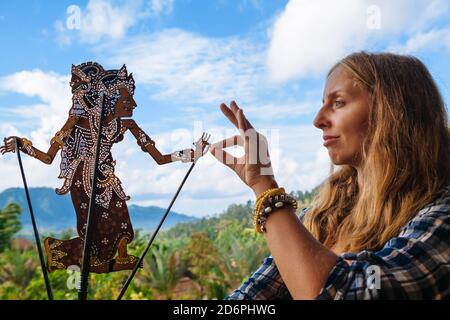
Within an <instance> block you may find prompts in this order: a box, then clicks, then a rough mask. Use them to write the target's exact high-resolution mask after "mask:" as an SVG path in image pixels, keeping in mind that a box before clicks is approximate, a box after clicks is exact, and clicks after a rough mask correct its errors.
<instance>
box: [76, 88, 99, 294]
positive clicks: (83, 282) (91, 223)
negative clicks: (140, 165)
mask: <svg viewBox="0 0 450 320" xmlns="http://www.w3.org/2000/svg"><path fill="white" fill-rule="evenodd" d="M105 102H106V99H105V98H104V96H103V101H102V110H101V112H100V121H99V123H98V135H97V147H96V151H95V163H94V164H95V167H94V177H93V178H92V188H91V198H90V199H89V211H88V215H87V227H86V234H85V237H84V248H83V263H82V267H81V275H80V287H79V289H78V300H86V299H87V292H88V285H89V269H90V265H91V264H90V262H91V249H92V233H93V231H94V228H95V219H93V216H94V215H95V212H94V210H95V208H94V207H95V195H96V194H97V183H96V182H97V177H98V174H99V169H98V162H99V158H100V147H101V140H102V139H101V136H102V129H103V119H104V117H105V109H106V108H105Z"/></svg>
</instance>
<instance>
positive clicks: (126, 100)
mask: <svg viewBox="0 0 450 320" xmlns="http://www.w3.org/2000/svg"><path fill="white" fill-rule="evenodd" d="M119 92H120V98H119V100H118V101H117V104H116V111H115V116H116V117H132V116H133V109H134V108H136V101H134V99H133V97H132V96H131V95H130V93H129V92H128V90H127V89H125V88H120V90H119Z"/></svg>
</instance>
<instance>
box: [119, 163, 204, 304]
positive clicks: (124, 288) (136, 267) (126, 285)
mask: <svg viewBox="0 0 450 320" xmlns="http://www.w3.org/2000/svg"><path fill="white" fill-rule="evenodd" d="M194 166H195V161H194V162H193V163H192V165H191V167H190V168H189V170H188V172H187V173H186V175H185V176H184V179H183V181H182V182H181V184H180V186H179V187H178V190H177V192H176V193H175V195H174V196H173V199H172V201H171V202H170V205H169V207H168V208H167V209H166V212H165V213H164V216H163V217H162V219H161V221H160V222H159V225H158V227H157V228H156V230H155V231H154V232H153V234H152V237H151V239H150V241H149V242H148V244H147V246H146V247H145V250H144V252H143V253H142V255H141V257H140V258H139V261H138V262H137V263H136V265H135V266H134V268H133V271H132V272H131V274H130V276H129V277H128V279H127V281H126V282H125V284H124V286H123V287H122V290H120V293H119V296H118V297H117V300H121V299H122V297H123V295H124V294H125V292H126V291H127V289H128V286H129V285H130V283H131V281H132V280H133V277H134V276H135V274H136V272H137V271H138V269H139V266H140V265H141V264H142V262H143V261H144V258H145V255H146V254H147V252H148V250H149V249H150V246H151V245H152V243H153V240H155V237H156V234H157V233H158V231H159V229H160V228H161V226H162V224H163V223H164V220H166V218H167V216H168V215H169V212H170V209H171V208H172V205H173V204H174V202H175V200H176V199H177V197H178V194H179V193H180V191H181V188H183V185H184V183H185V182H186V180H187V178H188V177H189V175H190V174H191V171H192V169H193V168H194Z"/></svg>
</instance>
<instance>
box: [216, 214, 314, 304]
mask: <svg viewBox="0 0 450 320" xmlns="http://www.w3.org/2000/svg"><path fill="white" fill-rule="evenodd" d="M308 210H309V208H303V209H302V210H301V212H300V214H299V219H300V220H301V221H302V220H303V217H304V216H305V214H306V212H307V211H308ZM274 299H292V297H291V295H290V293H289V291H288V289H287V287H286V285H285V284H284V282H283V279H282V278H281V275H280V272H279V271H278V268H277V266H276V264H275V261H274V260H273V257H272V256H269V257H267V258H265V259H264V262H263V264H262V265H261V266H260V267H259V268H258V270H256V272H255V273H254V274H253V275H252V276H251V277H250V278H249V279H248V280H247V281H245V282H244V283H243V284H242V285H241V286H240V287H239V288H238V289H236V290H234V291H233V292H232V293H231V294H230V295H229V296H227V297H226V298H225V300H274Z"/></svg>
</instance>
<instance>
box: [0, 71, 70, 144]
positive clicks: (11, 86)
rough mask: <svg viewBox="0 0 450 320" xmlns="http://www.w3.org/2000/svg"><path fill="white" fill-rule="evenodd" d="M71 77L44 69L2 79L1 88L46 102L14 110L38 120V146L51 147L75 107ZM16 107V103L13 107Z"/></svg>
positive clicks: (34, 133) (35, 140) (33, 136)
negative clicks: (51, 141)
mask: <svg viewBox="0 0 450 320" xmlns="http://www.w3.org/2000/svg"><path fill="white" fill-rule="evenodd" d="M69 79H70V78H69V76H63V75H59V74H57V73H53V72H49V73H46V72H44V71H41V70H38V69H36V70H32V71H21V72H17V73H14V74H11V75H9V76H5V77H3V78H0V91H3V92H7V93H8V92H9V93H19V94H23V95H25V96H29V97H37V98H38V99H39V100H41V101H42V103H39V104H34V105H30V106H27V107H22V108H20V109H16V110H14V112H16V113H21V114H22V115H23V116H25V117H27V118H31V119H34V120H35V123H36V125H35V128H34V130H32V132H31V138H32V139H33V141H34V143H35V145H36V146H37V147H38V148H45V147H48V143H49V141H50V139H51V137H53V135H54V134H55V132H56V131H58V130H59V129H60V127H62V125H63V124H64V122H65V120H66V118H67V114H68V111H69V109H70V106H71V93H70V87H69ZM11 107H13V106H11Z"/></svg>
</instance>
